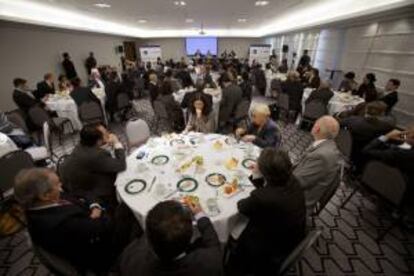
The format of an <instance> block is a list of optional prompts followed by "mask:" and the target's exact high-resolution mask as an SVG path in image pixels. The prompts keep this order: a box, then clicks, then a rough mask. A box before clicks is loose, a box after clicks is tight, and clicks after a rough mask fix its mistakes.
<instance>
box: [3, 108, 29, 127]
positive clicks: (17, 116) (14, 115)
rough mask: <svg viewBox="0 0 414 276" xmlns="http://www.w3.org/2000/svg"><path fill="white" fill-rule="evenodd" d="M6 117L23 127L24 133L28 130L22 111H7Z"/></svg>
mask: <svg viewBox="0 0 414 276" xmlns="http://www.w3.org/2000/svg"><path fill="white" fill-rule="evenodd" d="M7 119H8V120H9V121H10V122H11V123H13V124H14V125H15V126H17V127H19V128H21V129H23V131H24V132H25V133H28V132H29V129H28V128H27V125H26V121H25V120H24V116H23V115H22V111H20V110H15V111H12V112H9V113H7Z"/></svg>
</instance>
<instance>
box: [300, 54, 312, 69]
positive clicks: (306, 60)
mask: <svg viewBox="0 0 414 276" xmlns="http://www.w3.org/2000/svg"><path fill="white" fill-rule="evenodd" d="M310 60H311V59H310V56H308V55H303V56H301V57H300V60H299V65H300V66H302V67H306V66H308V65H309V64H310Z"/></svg>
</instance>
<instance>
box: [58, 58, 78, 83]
mask: <svg viewBox="0 0 414 276" xmlns="http://www.w3.org/2000/svg"><path fill="white" fill-rule="evenodd" d="M62 66H63V70H64V71H65V75H66V77H67V78H68V80H72V79H74V78H76V77H77V76H78V73H76V69H75V65H74V64H73V62H72V61H71V60H70V56H69V54H68V53H63V61H62Z"/></svg>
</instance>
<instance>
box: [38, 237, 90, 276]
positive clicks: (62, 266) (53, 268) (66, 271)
mask: <svg viewBox="0 0 414 276" xmlns="http://www.w3.org/2000/svg"><path fill="white" fill-rule="evenodd" d="M32 248H33V251H34V253H35V255H36V256H37V257H38V258H39V260H40V262H41V263H42V264H43V265H45V266H46V267H47V268H48V269H49V270H50V272H52V273H53V274H55V275H62V276H81V275H85V272H84V271H79V270H78V269H76V268H75V267H74V266H73V265H71V264H70V263H69V262H68V261H67V260H65V259H63V258H61V257H59V256H56V255H55V254H52V253H50V252H49V251H47V250H46V249H44V248H42V247H40V246H38V245H35V244H34V243H33V242H32ZM88 274H89V275H93V274H90V273H88Z"/></svg>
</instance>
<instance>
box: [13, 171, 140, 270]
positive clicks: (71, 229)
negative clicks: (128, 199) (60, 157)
mask: <svg viewBox="0 0 414 276" xmlns="http://www.w3.org/2000/svg"><path fill="white" fill-rule="evenodd" d="M60 191H61V183H60V180H59V177H58V176H57V175H56V173H55V172H53V171H52V170H49V169H37V168H35V169H29V170H23V171H21V172H20V173H19V174H18V176H17V177H16V180H15V184H14V195H15V196H16V199H17V200H18V201H19V203H20V204H21V205H22V206H23V207H24V208H25V211H26V218H27V226H28V230H29V234H30V237H31V240H32V242H33V243H34V245H35V246H38V247H41V248H42V249H44V250H47V251H48V252H50V253H52V254H54V255H57V256H59V257H62V258H64V259H66V260H67V261H69V262H70V263H71V264H72V265H74V266H75V267H76V268H78V269H79V270H81V271H83V272H85V270H87V269H91V270H93V271H95V272H107V271H108V269H109V267H110V266H111V265H112V264H113V262H114V260H115V259H116V258H117V256H118V254H120V253H121V251H122V250H123V248H124V247H125V246H126V245H127V244H128V243H129V242H130V241H131V239H132V238H135V237H136V235H140V234H141V233H142V230H141V228H140V227H139V225H138V224H137V223H136V219H135V218H134V215H133V214H132V213H131V211H130V210H129V209H128V208H127V207H126V206H125V205H121V206H120V207H119V208H118V209H117V210H116V213H115V216H113V217H109V216H108V215H107V214H106V213H105V211H104V210H103V208H102V207H101V206H100V205H99V204H98V203H96V202H79V201H76V200H73V199H69V198H65V199H63V198H62V197H61V194H60Z"/></svg>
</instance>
